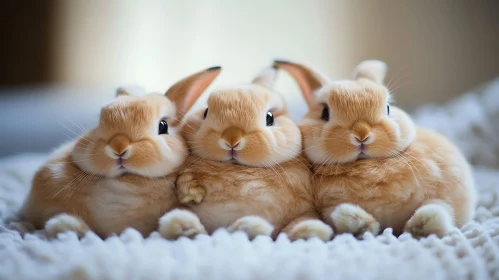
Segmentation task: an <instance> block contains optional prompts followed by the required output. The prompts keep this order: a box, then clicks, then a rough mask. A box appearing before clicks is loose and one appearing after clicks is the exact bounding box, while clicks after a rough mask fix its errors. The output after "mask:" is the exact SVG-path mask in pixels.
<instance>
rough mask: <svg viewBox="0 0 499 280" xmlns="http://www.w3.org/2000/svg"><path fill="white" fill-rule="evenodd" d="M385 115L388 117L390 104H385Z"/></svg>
mask: <svg viewBox="0 0 499 280" xmlns="http://www.w3.org/2000/svg"><path fill="white" fill-rule="evenodd" d="M386 114H387V115H388V116H389V115H390V104H386Z"/></svg>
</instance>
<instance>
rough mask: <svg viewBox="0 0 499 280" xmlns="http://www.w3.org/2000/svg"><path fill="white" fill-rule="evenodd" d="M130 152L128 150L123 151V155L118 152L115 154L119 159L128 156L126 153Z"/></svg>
mask: <svg viewBox="0 0 499 280" xmlns="http://www.w3.org/2000/svg"><path fill="white" fill-rule="evenodd" d="M127 152H128V149H127V150H125V151H123V152H122V153H117V152H114V154H115V155H117V156H119V157H124V156H125V155H126V153H127Z"/></svg>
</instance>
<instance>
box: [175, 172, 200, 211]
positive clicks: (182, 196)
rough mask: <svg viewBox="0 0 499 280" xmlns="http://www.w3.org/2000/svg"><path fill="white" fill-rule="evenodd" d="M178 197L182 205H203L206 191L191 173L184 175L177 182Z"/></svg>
mask: <svg viewBox="0 0 499 280" xmlns="http://www.w3.org/2000/svg"><path fill="white" fill-rule="evenodd" d="M177 185H178V186H177V188H178V190H177V195H178V200H179V201H180V203H183V204H187V203H192V202H194V203H201V201H203V198H204V197H205V196H206V189H205V188H204V187H203V186H201V185H200V184H199V183H198V181H197V180H194V176H193V175H192V174H191V173H184V174H182V175H181V176H180V177H179V178H178V180H177Z"/></svg>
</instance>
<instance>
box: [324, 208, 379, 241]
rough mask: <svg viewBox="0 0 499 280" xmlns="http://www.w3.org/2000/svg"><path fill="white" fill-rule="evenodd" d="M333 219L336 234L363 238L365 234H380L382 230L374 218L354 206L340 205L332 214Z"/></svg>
mask: <svg viewBox="0 0 499 280" xmlns="http://www.w3.org/2000/svg"><path fill="white" fill-rule="evenodd" d="M331 219H332V221H333V226H334V229H335V231H336V233H351V234H353V235H354V236H355V237H357V238H361V237H362V236H363V235H364V233H365V232H370V233H372V234H378V233H379V230H380V225H379V223H378V221H376V219H374V217H373V216H371V215H370V214H369V213H367V212H366V211H364V210H363V209H362V208H360V207H359V206H356V205H353V204H348V203H345V204H340V205H339V206H338V207H336V208H335V209H334V211H333V213H331Z"/></svg>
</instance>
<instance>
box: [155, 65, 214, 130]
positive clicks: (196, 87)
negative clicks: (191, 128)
mask: <svg viewBox="0 0 499 280" xmlns="http://www.w3.org/2000/svg"><path fill="white" fill-rule="evenodd" d="M220 71H222V67H220V66H214V67H210V68H208V69H205V70H203V71H200V72H198V73H195V74H193V75H190V76H188V77H186V78H184V79H182V80H180V81H178V82H177V83H176V84H174V85H173V86H171V87H170V88H169V89H168V90H167V91H166V93H165V96H166V97H168V98H169V99H170V100H171V101H173V103H175V106H176V107H177V113H178V119H179V120H180V119H181V118H182V117H183V116H184V115H185V114H186V113H187V111H189V109H190V108H191V107H192V105H194V102H196V100H197V99H198V97H199V96H200V95H201V94H202V93H203V92H204V91H205V90H206V88H208V86H209V85H210V84H211V82H213V80H214V79H215V78H216V77H217V76H218V74H220Z"/></svg>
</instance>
